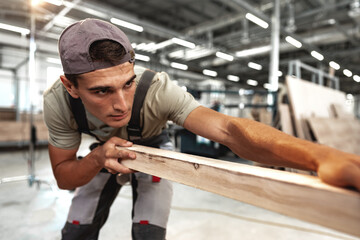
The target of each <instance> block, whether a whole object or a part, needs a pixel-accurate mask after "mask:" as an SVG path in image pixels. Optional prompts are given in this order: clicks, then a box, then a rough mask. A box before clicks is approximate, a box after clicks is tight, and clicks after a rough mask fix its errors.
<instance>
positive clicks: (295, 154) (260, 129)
mask: <svg viewBox="0 0 360 240" xmlns="http://www.w3.org/2000/svg"><path fill="white" fill-rule="evenodd" d="M227 130H228V132H229V135H228V136H229V137H228V138H227V141H226V142H225V145H227V146H228V147H229V148H230V149H231V150H232V151H233V152H234V153H236V154H237V155H239V156H240V157H243V158H246V159H248V160H252V161H256V162H261V163H265V164H269V165H274V166H284V167H292V168H298V169H304V170H312V171H316V170H317V168H318V164H319V163H318V162H317V159H318V157H319V154H324V152H326V151H322V150H323V148H327V147H325V146H322V145H319V144H315V143H312V142H309V141H305V140H302V139H299V138H295V137H292V136H290V135H287V134H285V133H283V132H281V131H279V130H277V129H275V128H272V127H269V126H267V125H264V124H261V123H258V122H255V121H252V120H249V119H242V118H231V119H230V120H229V122H228V126H227Z"/></svg>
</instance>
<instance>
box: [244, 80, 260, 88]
mask: <svg viewBox="0 0 360 240" xmlns="http://www.w3.org/2000/svg"><path fill="white" fill-rule="evenodd" d="M246 83H247V84H248V85H250V86H257V85H258V81H256V80H252V79H248V80H247V81H246Z"/></svg>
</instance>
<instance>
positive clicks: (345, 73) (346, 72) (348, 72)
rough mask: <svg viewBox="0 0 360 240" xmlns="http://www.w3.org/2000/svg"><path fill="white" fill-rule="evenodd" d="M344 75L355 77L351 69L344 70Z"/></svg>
mask: <svg viewBox="0 0 360 240" xmlns="http://www.w3.org/2000/svg"><path fill="white" fill-rule="evenodd" d="M343 73H344V75H345V76H347V77H351V76H352V75H353V74H352V72H351V71H350V70H349V69H344V71H343Z"/></svg>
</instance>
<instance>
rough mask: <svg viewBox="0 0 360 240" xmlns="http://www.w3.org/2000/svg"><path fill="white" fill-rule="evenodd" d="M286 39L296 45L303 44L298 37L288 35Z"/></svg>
mask: <svg viewBox="0 0 360 240" xmlns="http://www.w3.org/2000/svg"><path fill="white" fill-rule="evenodd" d="M285 40H286V41H287V42H288V43H290V44H291V45H293V46H294V47H297V48H301V46H302V43H301V42H300V41H298V40H296V39H295V38H293V37H290V36H287V37H286V38H285Z"/></svg>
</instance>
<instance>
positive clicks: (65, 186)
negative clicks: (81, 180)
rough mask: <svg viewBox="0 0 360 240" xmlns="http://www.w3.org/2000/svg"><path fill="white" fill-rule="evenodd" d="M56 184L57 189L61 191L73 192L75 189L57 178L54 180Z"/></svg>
mask: <svg viewBox="0 0 360 240" xmlns="http://www.w3.org/2000/svg"><path fill="white" fill-rule="evenodd" d="M56 184H57V186H58V188H59V189H61V190H74V189H75V188H76V186H73V185H72V184H68V183H66V182H64V181H61V180H60V179H57V178H56Z"/></svg>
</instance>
